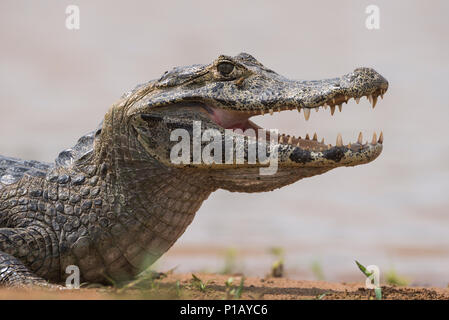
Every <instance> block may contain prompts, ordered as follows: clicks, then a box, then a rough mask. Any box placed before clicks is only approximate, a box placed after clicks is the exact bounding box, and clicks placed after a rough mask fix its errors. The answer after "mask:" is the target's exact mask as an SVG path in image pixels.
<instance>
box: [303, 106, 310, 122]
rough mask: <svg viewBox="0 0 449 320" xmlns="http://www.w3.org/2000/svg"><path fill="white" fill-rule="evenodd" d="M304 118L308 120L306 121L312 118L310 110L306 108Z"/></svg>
mask: <svg viewBox="0 0 449 320" xmlns="http://www.w3.org/2000/svg"><path fill="white" fill-rule="evenodd" d="M304 118H306V121H307V120H309V118H310V109H306V108H304Z"/></svg>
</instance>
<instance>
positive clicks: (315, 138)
mask: <svg viewBox="0 0 449 320" xmlns="http://www.w3.org/2000/svg"><path fill="white" fill-rule="evenodd" d="M313 140H314V141H318V136H317V135H316V132H315V133H314V134H313Z"/></svg>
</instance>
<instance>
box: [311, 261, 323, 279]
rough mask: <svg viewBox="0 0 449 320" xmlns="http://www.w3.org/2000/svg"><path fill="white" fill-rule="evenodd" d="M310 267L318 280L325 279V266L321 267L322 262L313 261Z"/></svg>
mask: <svg viewBox="0 0 449 320" xmlns="http://www.w3.org/2000/svg"><path fill="white" fill-rule="evenodd" d="M310 269H311V270H312V273H313V275H314V276H315V278H316V279H317V280H319V281H323V280H324V279H325V278H324V272H323V268H321V264H320V263H319V262H318V261H314V262H312V265H311V266H310Z"/></svg>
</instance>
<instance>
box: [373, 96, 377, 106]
mask: <svg viewBox="0 0 449 320" xmlns="http://www.w3.org/2000/svg"><path fill="white" fill-rule="evenodd" d="M376 103H377V96H373V109H374V107H375V106H376Z"/></svg>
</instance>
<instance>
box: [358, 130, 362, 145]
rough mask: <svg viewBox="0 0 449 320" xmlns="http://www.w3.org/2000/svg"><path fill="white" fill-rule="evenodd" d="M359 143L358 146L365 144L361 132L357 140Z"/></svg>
mask: <svg viewBox="0 0 449 320" xmlns="http://www.w3.org/2000/svg"><path fill="white" fill-rule="evenodd" d="M357 143H358V144H362V143H363V135H362V133H361V132H360V133H359V137H358V138H357Z"/></svg>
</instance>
